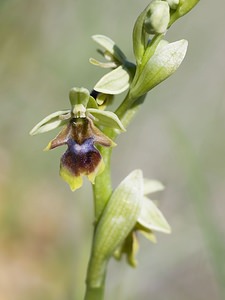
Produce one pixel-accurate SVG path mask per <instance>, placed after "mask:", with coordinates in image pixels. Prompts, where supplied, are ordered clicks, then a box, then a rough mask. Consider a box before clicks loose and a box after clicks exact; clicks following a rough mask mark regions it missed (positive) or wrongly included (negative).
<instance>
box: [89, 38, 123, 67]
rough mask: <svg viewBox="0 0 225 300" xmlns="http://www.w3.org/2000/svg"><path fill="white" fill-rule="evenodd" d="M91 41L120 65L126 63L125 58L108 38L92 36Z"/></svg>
mask: <svg viewBox="0 0 225 300" xmlns="http://www.w3.org/2000/svg"><path fill="white" fill-rule="evenodd" d="M92 39H93V40H94V41H95V42H96V43H98V44H99V45H100V46H102V47H103V48H104V49H105V50H106V51H108V52H109V53H110V54H111V56H112V57H115V59H116V60H118V61H119V62H120V63H121V64H123V63H124V62H125V61H126V56H125V54H124V53H123V51H122V50H121V49H120V48H119V47H118V46H117V45H116V43H115V42H114V41H113V40H111V39H110V38H109V37H107V36H105V35H101V34H97V35H93V36H92Z"/></svg>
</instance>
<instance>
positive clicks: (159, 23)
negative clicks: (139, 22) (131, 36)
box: [144, 0, 170, 34]
mask: <svg viewBox="0 0 225 300" xmlns="http://www.w3.org/2000/svg"><path fill="white" fill-rule="evenodd" d="M169 21H170V7H169V4H168V3H167V2H165V1H158V0H156V1H154V2H152V3H151V4H150V6H149V11H148V13H147V18H146V20H145V22H144V26H145V30H146V31H147V32H148V33H149V34H155V33H164V32H165V31H166V30H167V27H168V24H169Z"/></svg>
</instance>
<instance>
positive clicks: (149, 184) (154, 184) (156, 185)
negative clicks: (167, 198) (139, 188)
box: [144, 178, 165, 195]
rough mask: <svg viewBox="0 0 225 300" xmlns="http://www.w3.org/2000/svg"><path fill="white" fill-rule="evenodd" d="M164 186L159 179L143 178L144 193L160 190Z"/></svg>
mask: <svg viewBox="0 0 225 300" xmlns="http://www.w3.org/2000/svg"><path fill="white" fill-rule="evenodd" d="M164 188H165V187H164V185H163V184H162V183H161V182H160V181H158V180H151V179H147V178H144V195H148V194H151V193H155V192H159V191H162V190H164Z"/></svg>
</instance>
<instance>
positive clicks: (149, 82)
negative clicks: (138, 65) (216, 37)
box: [130, 40, 188, 98]
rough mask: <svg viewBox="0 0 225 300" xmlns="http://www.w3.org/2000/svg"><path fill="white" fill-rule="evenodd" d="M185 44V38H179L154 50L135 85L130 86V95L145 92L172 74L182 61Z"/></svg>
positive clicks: (134, 96)
mask: <svg viewBox="0 0 225 300" xmlns="http://www.w3.org/2000/svg"><path fill="white" fill-rule="evenodd" d="M187 46H188V42H187V41H186V40H180V41H177V42H174V43H170V44H167V45H165V46H164V47H163V48H161V49H160V51H156V52H155V53H154V55H153V56H152V57H151V58H150V60H149V61H148V62H147V64H146V65H145V67H144V69H143V71H142V72H141V74H140V76H139V78H138V80H137V82H136V84H135V86H134V87H132V88H131V91H130V94H131V96H132V97H133V98H138V97H140V96H142V95H144V94H146V93H147V92H148V91H149V90H151V89H152V88H153V87H155V86H156V85H157V84H159V83H160V82H162V81H163V80H165V79H166V78H168V77H169V76H170V75H172V74H173V73H174V72H175V71H176V70H177V68H178V67H179V66H180V64H181V62H182V61H183V59H184V57H185V54H186V51H187Z"/></svg>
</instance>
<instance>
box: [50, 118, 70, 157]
mask: <svg viewBox="0 0 225 300" xmlns="http://www.w3.org/2000/svg"><path fill="white" fill-rule="evenodd" d="M70 132H71V125H70V124H68V125H66V126H64V127H63V129H62V130H61V131H60V133H59V134H58V135H57V136H56V137H55V138H54V139H53V140H51V141H50V142H49V143H48V145H47V147H46V148H45V149H44V150H45V151H47V150H51V149H54V148H56V147H58V146H61V145H65V144H66V143H67V141H68V138H69V135H70Z"/></svg>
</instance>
